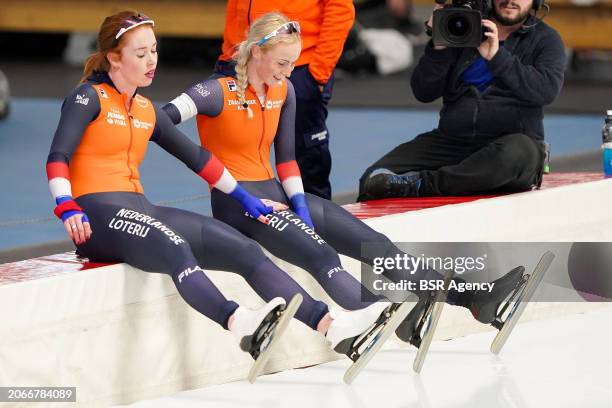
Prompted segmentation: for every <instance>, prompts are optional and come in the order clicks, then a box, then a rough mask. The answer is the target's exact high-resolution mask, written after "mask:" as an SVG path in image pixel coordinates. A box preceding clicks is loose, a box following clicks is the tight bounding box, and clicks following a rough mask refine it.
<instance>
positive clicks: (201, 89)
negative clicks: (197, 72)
mask: <svg viewBox="0 0 612 408" xmlns="http://www.w3.org/2000/svg"><path fill="white" fill-rule="evenodd" d="M193 88H194V89H195V91H196V92H197V93H199V94H200V96H201V97H202V98H206V97H207V96H208V95H210V91H209V90H208V88H207V87H206V85H203V84H196V85H195V86H194V87H193Z"/></svg>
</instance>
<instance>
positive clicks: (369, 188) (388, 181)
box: [364, 171, 422, 198]
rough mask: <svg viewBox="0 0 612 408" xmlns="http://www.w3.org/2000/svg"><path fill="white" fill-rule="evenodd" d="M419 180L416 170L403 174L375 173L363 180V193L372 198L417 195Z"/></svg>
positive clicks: (419, 185)
mask: <svg viewBox="0 0 612 408" xmlns="http://www.w3.org/2000/svg"><path fill="white" fill-rule="evenodd" d="M421 181H422V179H421V176H420V174H419V172H417V171H411V172H408V173H406V174H403V175H402V174H390V173H381V174H376V175H375V176H370V177H369V178H368V179H367V180H366V181H365V184H364V193H365V194H367V195H368V196H369V197H372V198H391V197H418V196H419V188H420V187H421Z"/></svg>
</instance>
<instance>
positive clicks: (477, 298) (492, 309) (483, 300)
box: [470, 266, 525, 324]
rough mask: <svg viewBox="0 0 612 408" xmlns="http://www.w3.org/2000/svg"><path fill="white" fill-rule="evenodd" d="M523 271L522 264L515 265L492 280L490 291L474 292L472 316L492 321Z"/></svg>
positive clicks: (482, 321) (471, 305)
mask: <svg viewBox="0 0 612 408" xmlns="http://www.w3.org/2000/svg"><path fill="white" fill-rule="evenodd" d="M524 272H525V267H524V266H517V267H516V268H514V269H512V270H511V271H510V272H508V273H507V274H505V275H504V276H502V277H501V278H498V279H496V280H494V281H493V283H495V285H494V286H493V290H492V291H491V292H490V293H489V292H483V291H481V292H477V293H475V294H474V297H473V298H472V302H471V304H470V312H472V316H474V318H475V319H476V320H478V321H479V322H481V323H486V324H490V323H491V322H493V321H494V320H495V316H496V315H497V309H498V308H499V306H500V305H501V304H502V302H504V300H506V299H507V298H508V296H509V295H510V294H511V293H512V292H513V291H514V289H515V288H516V287H517V286H518V284H519V282H520V281H521V278H522V277H523V273H524Z"/></svg>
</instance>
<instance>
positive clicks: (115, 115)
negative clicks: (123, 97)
mask: <svg viewBox="0 0 612 408" xmlns="http://www.w3.org/2000/svg"><path fill="white" fill-rule="evenodd" d="M106 123H108V124H109V125H116V126H127V121H126V119H125V115H124V114H123V113H121V112H120V111H119V110H118V109H116V108H110V110H109V111H108V112H107V113H106Z"/></svg>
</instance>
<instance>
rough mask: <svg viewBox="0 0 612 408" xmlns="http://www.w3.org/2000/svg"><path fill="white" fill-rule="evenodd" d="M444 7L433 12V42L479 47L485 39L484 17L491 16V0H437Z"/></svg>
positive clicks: (453, 45)
mask: <svg viewBox="0 0 612 408" xmlns="http://www.w3.org/2000/svg"><path fill="white" fill-rule="evenodd" d="M436 3H438V4H444V8H441V9H438V10H435V11H434V13H433V27H432V30H433V33H432V34H433V35H432V37H433V43H434V45H444V46H446V47H478V46H479V45H480V44H481V43H482V41H483V40H484V38H485V37H484V35H483V27H482V19H483V18H489V15H490V13H491V7H492V3H491V0H452V5H451V4H445V3H446V1H445V0H436Z"/></svg>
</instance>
